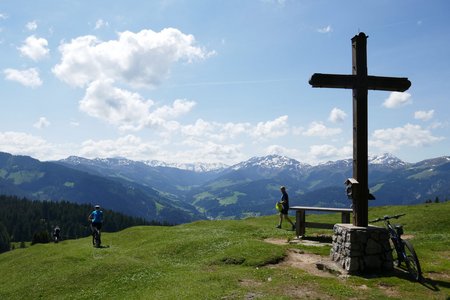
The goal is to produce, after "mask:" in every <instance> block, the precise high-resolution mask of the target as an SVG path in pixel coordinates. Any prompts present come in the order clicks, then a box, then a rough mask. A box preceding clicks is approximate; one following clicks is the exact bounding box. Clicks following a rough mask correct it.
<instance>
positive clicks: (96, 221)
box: [88, 205, 103, 246]
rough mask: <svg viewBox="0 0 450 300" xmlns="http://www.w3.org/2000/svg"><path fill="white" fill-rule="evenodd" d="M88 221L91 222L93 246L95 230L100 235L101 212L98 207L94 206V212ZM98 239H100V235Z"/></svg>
mask: <svg viewBox="0 0 450 300" xmlns="http://www.w3.org/2000/svg"><path fill="white" fill-rule="evenodd" d="M88 219H89V221H91V231H92V244H93V245H94V246H95V229H97V230H98V232H99V233H100V230H101V229H102V223H103V211H101V210H100V205H96V206H94V210H93V211H92V212H91V214H90V215H89V217H88ZM98 238H99V239H100V235H99V237H98ZM100 244H101V242H99V245H100Z"/></svg>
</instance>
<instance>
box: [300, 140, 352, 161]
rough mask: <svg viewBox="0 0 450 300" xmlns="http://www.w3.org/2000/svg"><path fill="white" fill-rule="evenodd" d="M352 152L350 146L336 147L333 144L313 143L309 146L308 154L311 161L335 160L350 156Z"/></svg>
mask: <svg viewBox="0 0 450 300" xmlns="http://www.w3.org/2000/svg"><path fill="white" fill-rule="evenodd" d="M352 154H353V147H352V146H343V147H342V148H338V147H336V146H333V145H328V144H324V145H313V146H311V147H310V148H309V153H308V155H309V156H310V157H311V158H310V159H311V160H312V161H324V160H336V159H344V158H348V157H351V155H352Z"/></svg>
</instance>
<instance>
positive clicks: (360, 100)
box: [309, 32, 411, 227]
mask: <svg viewBox="0 0 450 300" xmlns="http://www.w3.org/2000/svg"><path fill="white" fill-rule="evenodd" d="M352 68H353V71H352V75H336V74H319V73H315V74H313V75H312V76H311V79H310V80H309V84H311V85H312V87H324V88H343V89H353V178H355V179H356V181H357V182H358V184H356V185H354V186H353V190H352V196H353V197H352V198H353V225H355V226H361V227H367V225H368V211H369V205H368V200H369V183H368V134H367V123H368V118H367V93H368V90H383V91H397V92H404V91H406V90H407V89H408V88H409V87H410V86H411V82H410V81H409V80H408V78H398V77H379V76H368V75H367V36H366V35H365V34H364V33H363V32H361V33H360V34H358V35H355V36H354V37H353V38H352Z"/></svg>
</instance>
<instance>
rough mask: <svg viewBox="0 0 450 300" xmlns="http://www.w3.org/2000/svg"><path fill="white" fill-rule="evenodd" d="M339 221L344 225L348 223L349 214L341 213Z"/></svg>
mask: <svg viewBox="0 0 450 300" xmlns="http://www.w3.org/2000/svg"><path fill="white" fill-rule="evenodd" d="M341 221H342V223H344V224H346V223H350V213H349V212H342V217H341Z"/></svg>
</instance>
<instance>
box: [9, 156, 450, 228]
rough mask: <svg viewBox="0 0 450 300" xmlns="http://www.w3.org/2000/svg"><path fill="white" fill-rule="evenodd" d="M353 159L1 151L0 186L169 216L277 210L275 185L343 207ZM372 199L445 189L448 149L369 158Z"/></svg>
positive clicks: (447, 192)
mask: <svg viewBox="0 0 450 300" xmlns="http://www.w3.org/2000/svg"><path fill="white" fill-rule="evenodd" d="M349 177H352V159H347V160H338V161H330V162H327V163H322V164H319V165H316V166H312V165H309V164H305V163H301V162H299V161H297V160H294V159H291V158H288V157H285V156H279V155H269V156H264V157H253V158H251V159H249V160H247V161H243V162H241V163H238V164H235V165H233V166H226V165H222V164H183V165H179V164H178V165H173V164H167V163H164V162H159V161H150V160H149V161H133V160H128V159H126V158H105V159H86V158H82V157H76V156H71V157H68V158H66V159H63V160H59V161H47V162H41V161H38V160H36V159H33V158H31V157H27V156H15V155H11V154H8V153H2V152H0V194H7V195H17V196H21V197H27V198H29V199H35V200H52V201H60V200H66V201H71V202H76V203H92V204H93V203H98V204H100V205H102V206H104V207H107V208H110V209H113V210H116V211H119V212H123V213H126V214H128V215H132V216H138V217H143V218H145V219H147V220H156V221H164V222H169V223H173V224H178V223H185V222H190V221H194V220H199V219H236V218H245V217H248V216H259V215H269V214H273V213H275V210H274V204H275V202H276V201H277V200H278V199H279V198H280V191H279V187H280V186H281V185H283V186H286V187H287V190H288V193H289V196H290V202H291V205H309V206H330V207H349V206H350V204H351V201H349V200H348V199H347V196H346V193H345V187H344V182H345V180H346V179H347V178H349ZM369 187H370V192H371V193H372V194H373V195H375V197H376V200H373V201H370V203H369V205H371V206H375V205H377V206H380V205H399V204H400V205H405V204H415V203H423V202H425V201H426V200H428V199H432V200H434V199H436V198H440V199H442V200H444V199H448V198H449V196H450V157H449V156H444V157H438V158H433V159H427V160H424V161H421V162H418V163H406V162H403V161H402V160H400V159H399V158H397V157H395V156H393V155H391V154H383V155H379V156H374V157H370V159H369Z"/></svg>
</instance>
